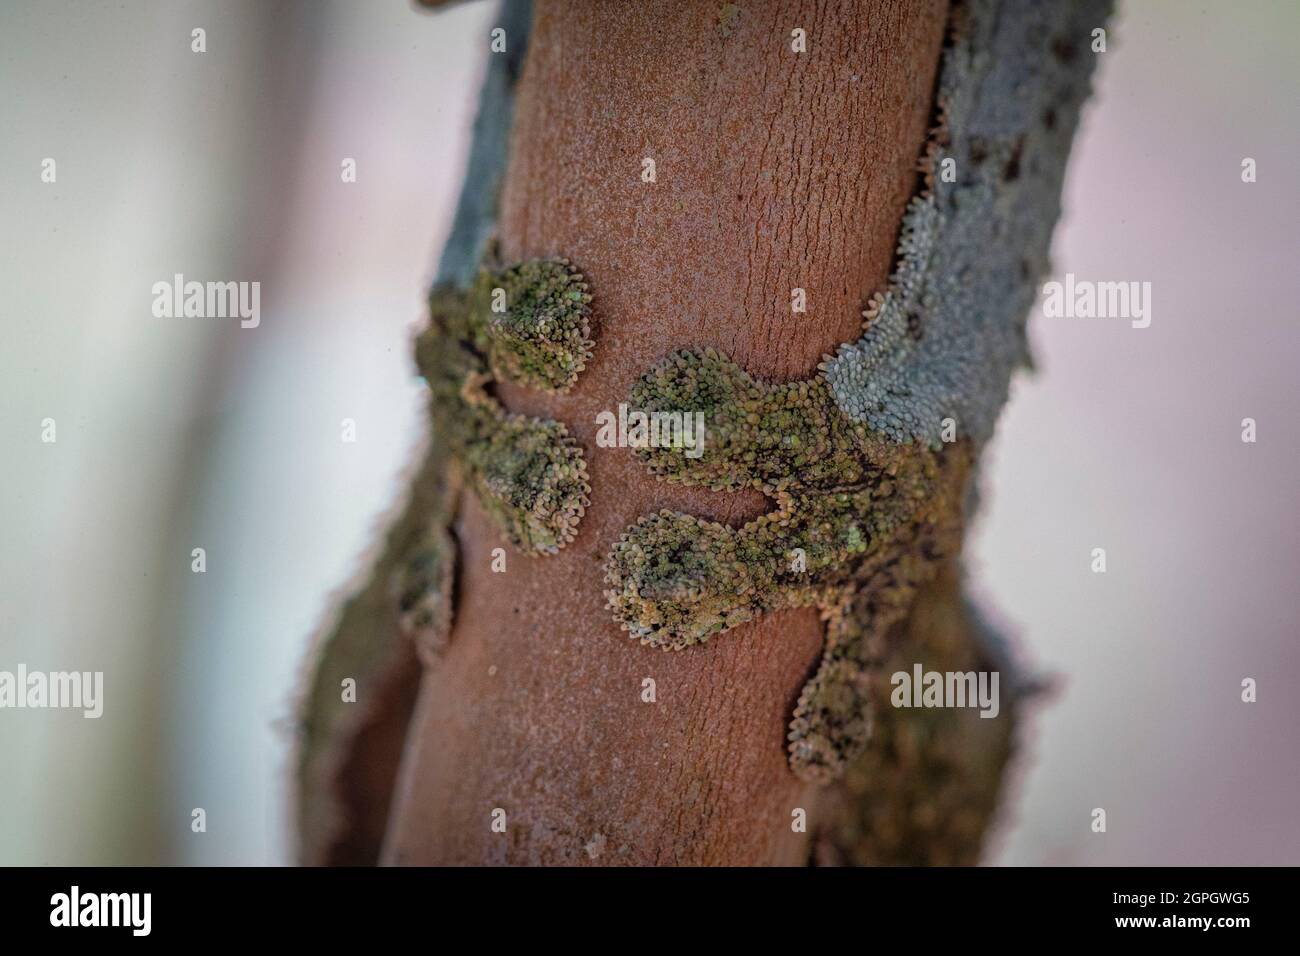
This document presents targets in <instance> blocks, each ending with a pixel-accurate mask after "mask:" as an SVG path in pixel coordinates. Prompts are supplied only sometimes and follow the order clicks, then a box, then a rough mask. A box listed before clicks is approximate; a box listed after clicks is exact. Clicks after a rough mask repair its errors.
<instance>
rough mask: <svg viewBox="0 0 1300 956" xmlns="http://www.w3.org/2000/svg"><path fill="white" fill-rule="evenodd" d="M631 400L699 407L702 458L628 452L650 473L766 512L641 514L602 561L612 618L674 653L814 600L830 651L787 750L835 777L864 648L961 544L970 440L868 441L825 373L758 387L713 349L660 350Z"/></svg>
mask: <svg viewBox="0 0 1300 956" xmlns="http://www.w3.org/2000/svg"><path fill="white" fill-rule="evenodd" d="M630 404H631V405H632V406H633V407H635V408H637V409H640V410H643V411H647V412H702V413H703V414H704V421H705V441H704V451H703V454H702V455H701V456H700V457H698V458H694V459H692V458H689V457H687V456H686V454H685V453H684V449H680V448H645V449H639V450H638V452H637V454H638V456H639V457H640V458H641V459H642V460H643V461H645V462H646V464H647V466H648V468H649V470H650V471H651V472H652V473H653V474H655V475H657V476H658V477H660V478H661V479H663V480H666V481H672V482H679V483H683V484H691V485H702V486H705V487H708V488H711V489H715V490H732V491H734V490H737V489H740V488H756V489H758V490H760V491H762V492H763V493H765V494H767V495H769V496H771V497H773V498H774V499H775V505H776V507H775V510H773V511H771V512H769V513H767V514H765V515H763V516H762V517H760V518H757V519H755V520H754V521H751V522H749V523H748V524H746V525H744V526H743V527H740V528H731V527H728V526H726V525H722V524H718V523H717V522H712V521H704V520H701V519H699V518H696V517H693V516H691V515H687V514H682V513H680V512H672V511H661V512H659V513H657V514H652V515H647V516H646V517H644V518H642V519H641V520H640V521H638V522H637V523H636V524H635V525H633V526H632V527H630V528H629V529H628V530H627V531H625V532H624V534H623V535H622V537H621V538H620V539H619V540H618V541H617V542H616V543H615V545H614V547H613V549H612V550H611V552H610V555H609V559H608V561H607V562H606V583H607V584H608V585H609V588H608V590H607V591H606V597H607V598H608V601H609V606H610V608H611V610H612V611H613V612H614V616H615V618H616V619H617V620H618V621H619V623H620V625H621V626H622V627H623V628H624V629H626V630H627V631H629V632H630V633H631V635H632V636H633V637H636V638H638V639H639V640H640V641H641V642H642V643H643V644H649V645H652V646H655V647H662V648H664V649H668V650H680V649H682V648H685V647H689V646H690V645H692V644H699V643H704V642H705V641H707V640H708V639H709V638H710V637H711V636H712V635H714V634H717V633H720V632H722V631H725V630H727V629H729V628H732V627H735V626H736V625H737V624H741V623H743V622H745V621H750V620H753V619H754V618H755V617H757V616H759V615H761V614H764V613H768V612H770V611H774V610H779V609H781V608H790V607H806V606H812V605H816V606H819V607H821V608H822V610H823V611H824V613H825V614H826V616H827V617H828V618H829V619H830V620H831V624H830V627H829V630H828V640H827V645H826V651H825V654H824V656H823V659H822V663H821V666H820V667H819V669H818V671H817V673H816V674H815V675H814V676H813V678H812V680H810V681H809V682H808V684H807V685H806V686H805V688H804V691H803V694H802V695H801V697H800V702H799V706H798V708H797V709H796V712H795V715H794V719H793V721H792V723H791V726H790V735H789V739H790V758H791V766H792V768H793V769H794V771H795V772H796V773H798V774H799V775H800V776H801V777H804V778H806V779H810V780H817V781H826V780H829V779H833V778H834V777H835V776H836V775H838V774H839V773H840V772H841V771H842V769H843V766H844V764H845V763H846V761H848V760H850V759H852V758H853V757H854V756H856V754H858V753H860V752H861V749H862V747H863V746H864V744H865V742H866V739H867V727H866V720H867V713H868V708H869V702H868V701H867V700H866V699H865V697H864V691H865V682H864V680H863V677H862V675H863V669H864V667H865V666H866V663H867V662H864V661H862V660H861V659H860V658H861V655H860V654H859V653H858V649H859V647H860V645H861V644H862V642H863V641H864V640H865V638H866V636H868V635H869V634H870V633H873V632H874V630H876V629H877V628H879V627H885V626H888V625H889V624H891V623H893V621H894V620H895V619H896V617H897V616H898V615H899V614H901V613H903V611H905V610H906V607H907V606H908V604H909V603H910V599H911V595H912V592H913V590H914V588H915V586H916V585H917V584H918V583H920V582H921V581H923V580H925V579H926V578H927V577H928V576H930V575H932V574H933V573H934V569H935V568H936V567H937V562H938V560H939V558H940V556H941V555H942V554H943V553H946V551H947V550H948V549H949V548H950V547H951V546H952V545H953V543H954V542H955V541H957V540H958V539H959V537H960V533H959V527H960V512H961V506H960V494H961V489H962V486H963V484H964V480H965V474H966V471H967V466H968V464H969V454H968V448H967V446H966V445H965V444H962V445H960V446H955V447H948V448H944V449H941V450H939V451H932V450H930V449H928V448H926V447H923V446H919V445H913V446H900V445H896V444H893V443H891V442H888V441H883V440H880V439H879V438H876V437H874V436H873V435H872V434H871V433H870V432H869V431H868V430H867V428H866V427H865V426H864V425H861V424H858V423H855V422H853V421H852V420H850V419H849V418H848V417H847V416H846V415H845V414H844V413H843V412H842V411H841V410H840V409H839V407H838V406H837V405H836V403H835V401H834V398H833V397H832V395H831V393H830V390H829V388H828V387H827V385H826V382H825V379H824V378H823V377H822V376H821V375H818V376H816V377H814V378H812V379H809V380H806V381H801V382H793V383H789V384H783V385H769V384H766V383H762V382H759V381H757V380H755V379H754V378H753V377H752V376H750V375H749V374H748V373H747V372H745V371H744V369H742V368H740V367H739V366H738V365H736V364H735V363H734V362H732V361H731V360H730V359H728V358H727V357H726V356H725V355H722V354H721V353H719V352H716V351H714V350H712V349H706V350H702V351H683V352H678V353H676V354H674V355H672V356H670V357H669V358H668V359H667V360H665V361H664V362H662V363H661V364H660V365H658V366H656V367H655V368H653V369H651V370H650V371H649V372H648V373H646V374H645V375H644V376H643V377H642V378H641V380H640V381H639V382H638V383H637V385H636V386H635V387H634V389H633V393H632V396H631V403H630ZM923 539H924V541H923ZM922 543H924V544H926V547H921V544H922ZM862 588H869V589H871V590H872V591H873V593H876V594H877V595H878V600H877V602H876V605H877V610H876V612H875V613H873V614H872V615H871V616H869V617H868V618H867V619H863V620H854V621H847V620H846V619H845V618H844V615H843V614H842V613H841V610H842V608H843V606H844V605H845V603H846V602H847V601H848V600H849V598H850V596H851V595H853V594H854V593H856V592H857V591H859V590H860V589H862Z"/></svg>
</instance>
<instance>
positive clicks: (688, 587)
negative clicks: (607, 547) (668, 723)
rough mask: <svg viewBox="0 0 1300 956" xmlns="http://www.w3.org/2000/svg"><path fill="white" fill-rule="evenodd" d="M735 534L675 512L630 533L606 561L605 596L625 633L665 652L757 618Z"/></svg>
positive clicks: (647, 519) (658, 516) (637, 526)
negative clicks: (747, 594)
mask: <svg viewBox="0 0 1300 956" xmlns="http://www.w3.org/2000/svg"><path fill="white" fill-rule="evenodd" d="M749 574H750V571H749V569H748V568H747V567H746V564H745V562H744V561H743V560H742V559H741V558H740V557H739V556H738V555H737V554H736V532H735V531H734V530H733V529H731V528H728V527H726V526H725V525H721V524H717V523H715V522H711V521H703V520H701V519H699V518H695V517H693V516H691V515H687V514H681V513H679V512H673V511H660V512H658V513H657V514H650V515H646V516H645V517H643V518H642V519H641V520H640V521H638V522H637V523H636V524H634V525H633V526H632V527H630V528H628V529H627V531H625V532H624V533H623V535H622V537H620V538H619V540H618V541H617V542H616V543H615V545H614V547H613V549H612V550H611V551H610V554H609V558H608V560H607V561H606V563H605V583H606V584H608V585H609V588H608V590H606V592H605V596H606V598H607V599H608V601H609V607H610V609H611V610H612V611H613V612H614V616H615V618H616V619H617V620H618V622H619V624H620V625H621V626H622V627H623V629H624V630H626V631H628V632H629V633H630V634H631V635H632V636H633V637H635V638H638V639H640V641H641V643H643V644H649V645H651V646H654V647H662V648H664V649H668V650H680V649H681V648H684V647H689V646H690V645H692V644H703V643H704V642H705V641H707V640H708V639H709V638H710V637H711V636H712V635H714V634H716V633H718V632H719V631H723V630H726V629H727V628H730V627H734V626H735V625H737V624H740V623H742V622H744V621H748V620H750V619H751V617H752V616H753V614H752V611H750V609H749V608H748V606H747V602H746V601H745V600H744V594H745V592H746V591H748V590H749V589H750V588H749V586H748V584H747V582H748V580H749Z"/></svg>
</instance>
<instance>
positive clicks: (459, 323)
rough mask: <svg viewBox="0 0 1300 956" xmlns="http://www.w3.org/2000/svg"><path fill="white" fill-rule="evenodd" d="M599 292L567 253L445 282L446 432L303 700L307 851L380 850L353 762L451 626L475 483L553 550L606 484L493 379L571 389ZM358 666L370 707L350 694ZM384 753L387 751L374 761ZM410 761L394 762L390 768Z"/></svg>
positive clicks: (313, 854)
mask: <svg viewBox="0 0 1300 956" xmlns="http://www.w3.org/2000/svg"><path fill="white" fill-rule="evenodd" d="M488 255H489V256H490V255H491V252H490V250H489V253H488ZM590 303H591V296H590V294H589V292H588V290H587V285H586V283H585V282H584V281H583V277H582V275H581V274H579V273H578V272H577V271H576V270H574V269H573V267H572V266H571V265H570V264H569V263H568V262H567V261H566V260H564V259H541V260H534V261H530V262H525V263H521V264H519V265H515V266H512V267H509V268H503V269H498V268H484V269H482V270H480V272H479V275H478V278H477V280H476V281H474V282H473V283H472V285H471V287H470V288H468V289H462V288H458V287H456V286H454V285H452V284H445V285H443V286H440V287H439V288H437V289H435V290H434V292H433V293H432V295H431V296H430V300H429V312H430V323H429V328H428V329H427V330H426V331H425V332H424V333H423V334H422V335H421V336H420V337H419V339H418V340H417V342H416V361H417V365H418V366H419V368H420V371H421V373H422V374H423V375H424V377H425V379H426V381H427V382H428V384H429V390H430V414H431V417H432V420H433V431H434V439H433V442H432V443H431V445H430V448H429V451H428V454H427V457H426V459H425V461H424V462H423V463H422V465H421V466H420V468H419V470H418V472H417V473H416V474H415V475H414V476H413V479H412V481H411V495H410V497H409V499H408V500H407V501H406V503H405V504H404V505H403V507H402V508H401V510H400V511H399V512H398V514H397V515H396V516H395V518H394V520H393V521H392V523H391V525H390V527H389V530H388V533H387V535H386V537H385V541H384V544H383V547H382V549H381V551H380V553H379V555H378V558H377V560H376V562H375V565H374V567H373V569H372V571H371V573H370V576H369V579H368V581H367V582H366V584H365V586H364V587H362V588H361V589H360V590H359V591H357V592H356V593H355V594H353V595H352V596H351V597H350V598H349V599H348V600H347V602H346V603H345V604H344V605H343V607H342V610H341V613H340V614H339V618H338V620H337V622H336V623H335V624H334V625H333V627H332V628H331V629H329V630H328V631H327V632H325V633H324V634H323V635H322V639H321V647H320V648H319V650H318V652H317V655H316V656H317V662H316V665H315V668H314V671H313V674H312V677H311V680H310V683H309V685H308V689H307V692H306V694H305V696H304V700H303V702H302V707H301V716H300V718H299V730H300V734H301V736H302V745H301V748H300V753H299V780H300V786H299V794H298V797H299V817H300V832H301V834H302V840H303V847H302V853H303V856H304V859H306V860H307V861H309V862H325V861H333V862H341V863H355V862H373V861H374V858H375V855H376V854H377V852H378V841H379V840H380V838H381V836H382V833H367V832H365V830H364V824H366V823H373V822H374V820H375V819H376V817H375V815H374V812H373V809H372V808H370V805H364V801H365V800H366V799H370V800H371V801H372V802H373V806H379V807H383V806H386V805H387V799H386V797H384V796H369V797H368V796H367V794H366V791H365V790H364V788H361V789H359V790H348V789H341V788H342V786H343V784H344V783H345V782H347V781H346V778H347V776H348V775H349V774H350V775H351V777H352V780H351V781H350V784H351V786H352V787H354V788H356V787H357V786H358V785H357V783H356V781H357V780H366V779H370V777H369V776H368V775H367V774H365V773H361V772H359V771H357V770H356V769H355V768H354V769H351V770H349V766H350V764H349V761H353V760H356V759H357V755H358V754H359V753H360V752H362V751H364V750H365V749H366V746H367V743H366V741H367V736H366V735H367V733H368V732H370V731H369V730H368V728H371V727H381V726H382V721H383V720H384V719H396V718H394V717H393V715H394V714H396V713H400V708H401V706H402V701H403V700H404V698H403V696H402V694H403V692H402V691H401V690H400V686H401V684H402V681H403V679H404V678H403V674H406V673H409V671H410V663H408V658H409V655H411V653H412V651H414V653H415V654H417V655H418V656H419V657H420V658H421V659H422V660H423V661H424V662H425V663H426V664H428V663H431V662H432V661H434V660H436V659H437V657H438V655H439V654H440V653H441V651H442V649H443V647H444V645H445V643H446V641H447V638H448V635H449V634H450V631H451V625H452V616H453V606H452V605H453V590H454V584H455V576H456V564H457V554H456V542H455V536H454V532H453V525H454V522H455V518H456V513H457V511H458V508H459V501H460V494H461V492H462V490H463V489H466V488H467V489H469V490H471V491H473V492H474V493H475V494H477V495H478V497H479V500H480V501H481V502H482V504H483V509H484V511H485V512H486V513H487V514H488V515H489V517H490V518H491V519H492V520H493V522H494V523H495V524H496V525H497V526H498V527H499V528H500V529H501V531H502V533H503V534H504V535H505V537H506V538H507V539H508V540H510V541H511V542H512V543H513V544H514V545H515V546H516V547H517V548H518V549H519V550H521V551H523V552H524V553H525V554H530V555H547V554H554V553H555V552H557V551H558V550H559V549H561V548H563V547H564V546H565V545H566V544H567V543H568V542H570V541H571V540H572V539H573V536H574V534H575V533H576V528H577V524H578V522H579V521H580V520H581V518H582V515H583V512H584V510H585V509H586V507H587V505H588V504H589V498H588V496H589V494H590V490H591V489H590V484H589V482H588V479H587V469H586V463H585V461H584V459H583V454H582V449H581V448H580V447H579V446H578V444H577V443H576V442H575V441H574V440H573V439H572V438H571V437H570V436H569V433H568V430H567V429H566V428H565V427H564V426H563V425H562V424H560V423H559V422H555V421H544V420H541V419H536V418H529V417H527V416H524V415H514V414H510V413H508V412H506V411H505V409H504V408H502V406H501V404H500V403H499V402H498V401H497V400H496V398H495V397H494V396H493V394H492V384H493V382H494V381H497V380H509V381H512V382H518V383H520V384H522V385H526V386H530V387H533V388H538V389H542V390H545V391H550V392H562V391H565V390H567V389H569V388H570V387H572V385H573V384H574V382H575V381H576V380H577V376H578V374H579V372H581V371H582V369H583V366H584V365H585V364H586V362H587V360H588V358H590V356H591V354H592V348H593V343H592V340H591V327H590V316H591V307H590ZM348 679H350V680H352V681H355V682H356V697H355V699H356V700H358V701H361V702H363V703H362V706H358V705H357V704H352V703H349V702H348V701H347V700H345V699H343V698H342V695H341V694H340V683H341V682H342V681H344V680H348ZM395 688H397V689H395ZM412 703H413V701H406V704H405V705H406V706H407V707H409V706H410V705H411V704H412ZM384 752H385V751H384V749H383V748H382V747H379V748H378V750H377V752H376V755H375V756H374V757H373V758H372V759H373V760H374V761H376V763H375V764H374V765H373V766H371V771H370V772H371V773H372V774H373V773H374V772H375V770H374V767H375V766H378V765H379V764H381V763H382V757H381V756H378V755H379V754H383V753H384ZM395 772H396V767H395V766H393V767H389V768H388V769H387V771H386V773H387V774H388V779H389V780H390V782H391V777H392V774H395ZM358 794H360V795H358ZM358 801H362V804H363V805H361V806H359V805H358ZM377 819H378V820H379V821H380V822H382V819H383V817H382V814H380V815H379V816H378V817H377Z"/></svg>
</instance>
